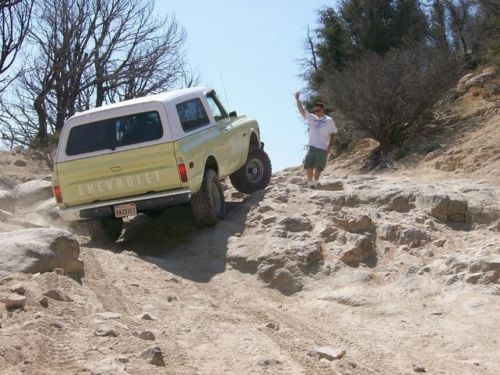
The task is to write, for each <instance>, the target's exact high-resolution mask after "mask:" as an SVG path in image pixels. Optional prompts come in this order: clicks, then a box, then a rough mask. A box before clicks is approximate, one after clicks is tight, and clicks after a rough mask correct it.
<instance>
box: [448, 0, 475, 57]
mask: <svg viewBox="0 0 500 375" xmlns="http://www.w3.org/2000/svg"><path fill="white" fill-rule="evenodd" d="M474 3H475V1H474V0H446V2H445V4H446V7H447V9H448V12H449V14H450V26H451V29H452V31H453V33H454V34H455V49H456V50H457V51H458V50H459V45H460V46H461V49H462V51H463V53H464V57H465V59H466V60H468V59H469V58H470V54H471V51H470V50H469V48H468V44H467V41H466V26H467V24H468V22H469V19H470V18H471V13H470V9H471V7H472V6H473V5H474Z"/></svg>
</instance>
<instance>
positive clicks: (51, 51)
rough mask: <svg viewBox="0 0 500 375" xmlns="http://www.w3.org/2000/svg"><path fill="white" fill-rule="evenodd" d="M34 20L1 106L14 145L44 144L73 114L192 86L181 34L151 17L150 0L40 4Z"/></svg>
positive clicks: (168, 21) (171, 23) (170, 22)
mask: <svg viewBox="0 0 500 375" xmlns="http://www.w3.org/2000/svg"><path fill="white" fill-rule="evenodd" d="M34 14H35V19H36V21H35V22H34V23H33V27H32V29H31V32H30V34H29V40H30V43H31V47H32V50H33V51H36V52H35V54H34V55H32V56H31V58H30V59H29V61H28V62H27V64H26V69H25V71H24V72H23V74H22V75H21V76H20V77H19V79H18V80H17V87H16V91H17V95H15V98H16V99H15V100H14V101H13V102H11V103H9V104H8V105H5V104H4V107H5V109H4V114H5V115H4V117H7V118H8V120H9V121H3V122H4V127H7V129H8V131H9V133H11V134H12V136H13V137H15V138H16V142H18V143H21V144H23V143H24V144H32V141H33V139H34V138H36V140H37V142H39V143H42V144H44V143H47V138H48V136H49V134H51V133H53V132H55V133H57V132H58V131H59V130H60V129H61V128H62V127H63V126H64V122H65V120H66V119H67V118H68V117H70V116H71V115H73V114H74V113H75V112H76V111H80V110H86V109H89V108H91V107H94V106H101V105H103V104H105V103H110V102H115V101H119V100H124V99H130V98H133V97H137V96H143V95H147V94H149V93H153V92H158V91H164V90H168V89H171V88H173V87H183V86H189V85H193V84H196V83H197V82H198V80H199V77H198V76H197V74H196V73H195V72H193V71H192V70H190V68H189V66H188V65H187V63H186V60H185V50H184V45H185V32H184V30H183V29H182V28H181V27H180V26H179V25H178V24H177V22H176V20H175V19H174V18H169V17H163V18H158V17H156V16H155V15H154V4H153V1H152V0H147V1H143V0H39V1H37V6H36V8H35V11H34ZM33 115H34V118H35V119H36V121H35V122H34V121H33ZM6 123H7V124H6Z"/></svg>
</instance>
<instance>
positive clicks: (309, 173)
mask: <svg viewBox="0 0 500 375" xmlns="http://www.w3.org/2000/svg"><path fill="white" fill-rule="evenodd" d="M313 174H314V169H313V168H307V181H308V182H311V181H312V179H313Z"/></svg>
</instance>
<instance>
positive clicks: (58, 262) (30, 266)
mask: <svg viewBox="0 0 500 375" xmlns="http://www.w3.org/2000/svg"><path fill="white" fill-rule="evenodd" d="M0 243H1V244H2V247H1V249H0V278H1V277H5V276H8V275H9V274H11V273H14V272H23V273H37V272H48V271H52V270H53V269H54V268H62V269H64V271H65V272H66V273H75V272H81V271H82V270H83V262H82V261H81V260H79V259H78V256H79V254H80V247H79V245H78V242H77V240H76V239H75V237H74V236H73V234H71V233H70V232H68V231H65V230H62V229H55V228H41V229H24V230H18V231H14V232H8V233H0Z"/></svg>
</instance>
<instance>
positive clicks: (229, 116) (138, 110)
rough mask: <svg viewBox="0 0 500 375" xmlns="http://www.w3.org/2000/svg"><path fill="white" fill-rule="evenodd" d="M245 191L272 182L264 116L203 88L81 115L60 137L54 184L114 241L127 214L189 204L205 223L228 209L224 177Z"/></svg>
mask: <svg viewBox="0 0 500 375" xmlns="http://www.w3.org/2000/svg"><path fill="white" fill-rule="evenodd" d="M227 176H229V177H230V180H231V183H232V184H233V186H234V187H235V188H236V189H237V190H238V191H240V192H243V193H247V194H249V193H252V192H254V191H257V190H260V189H263V188H265V187H266V186H267V185H268V183H269V180H270V177H271V162H270V160H269V157H268V156H267V154H266V153H265V152H264V149H263V143H262V142H261V139H260V131H259V125H258V123H257V121H255V120H253V119H250V118H248V117H246V116H238V115H237V114H236V112H231V113H228V112H227V111H226V109H225V108H224V107H223V105H222V104H221V102H220V100H219V99H218V97H217V95H216V93H215V91H214V90H212V89H210V88H206V87H196V88H189V89H183V90H177V91H170V92H166V93H162V94H157V95H152V96H146V97H142V98H137V99H132V100H127V101H123V102H120V103H116V104H111V105H107V106H103V107H100V108H95V109H91V110H88V111H85V112H81V113H77V114H76V115H74V116H72V117H71V118H69V119H68V120H67V122H66V124H65V125H64V127H63V130H62V132H61V134H60V139H59V144H58V147H57V152H56V160H55V167H54V173H53V181H52V183H53V190H54V196H55V198H56V200H57V203H58V207H59V209H60V212H61V215H62V216H63V217H64V218H66V219H67V220H99V221H100V223H101V224H102V225H103V227H104V229H105V230H107V232H108V234H109V235H110V236H111V237H117V236H118V235H119V233H120V232H121V223H122V218H123V217H127V216H132V215H136V214H138V213H140V212H143V213H146V214H154V213H158V212H161V210H162V209H164V208H166V207H168V206H172V205H179V204H187V203H189V204H190V205H191V208H192V211H193V215H194V218H195V219H196V221H197V222H198V223H199V224H200V225H207V226H212V225H215V224H216V223H217V222H218V221H219V220H220V219H222V218H223V217H224V214H225V202H224V193H223V190H222V186H221V183H220V180H221V179H223V178H225V177H227Z"/></svg>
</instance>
